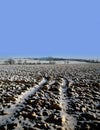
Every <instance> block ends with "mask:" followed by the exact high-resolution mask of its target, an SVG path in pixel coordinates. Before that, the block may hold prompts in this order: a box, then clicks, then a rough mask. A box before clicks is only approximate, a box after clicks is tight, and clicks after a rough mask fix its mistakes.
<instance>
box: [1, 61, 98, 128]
mask: <svg viewBox="0 0 100 130" xmlns="http://www.w3.org/2000/svg"><path fill="white" fill-rule="evenodd" d="M99 128H100V64H99V63H97V64H96V63H93V64H92V63H91V64H60V65H59V64H54V65H49V64H48V65H42V64H41V65H0V130H41V129H43V130H89V129H91V130H97V129H99Z"/></svg>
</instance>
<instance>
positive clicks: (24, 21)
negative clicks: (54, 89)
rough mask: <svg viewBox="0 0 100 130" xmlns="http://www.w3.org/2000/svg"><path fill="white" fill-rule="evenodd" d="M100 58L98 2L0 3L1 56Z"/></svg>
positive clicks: (37, 0)
mask: <svg viewBox="0 0 100 130" xmlns="http://www.w3.org/2000/svg"><path fill="white" fill-rule="evenodd" d="M11 56H13V57H14V56H15V57H17V56H18V57H19V56H22V57H24V56H26V57H27V56H33V57H42V56H43V57H44V56H57V57H59V56H60V57H73V58H74V57H82V58H85V57H89V58H92V57H95V58H100V0H0V57H11Z"/></svg>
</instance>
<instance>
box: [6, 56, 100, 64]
mask: <svg viewBox="0 0 100 130" xmlns="http://www.w3.org/2000/svg"><path fill="white" fill-rule="evenodd" d="M33 60H34V59H33ZM35 60H37V62H28V60H26V59H25V60H24V61H22V60H21V59H19V60H18V61H16V60H14V59H12V58H9V59H7V60H5V61H4V64H6V65H14V64H18V65H33V64H38V65H39V64H56V61H64V63H65V64H68V63H69V62H70V61H79V62H87V63H100V61H99V60H97V59H96V60H94V59H93V60H87V59H64V58H52V57H48V58H37V59H35ZM42 61H48V62H47V63H46V62H42Z"/></svg>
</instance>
